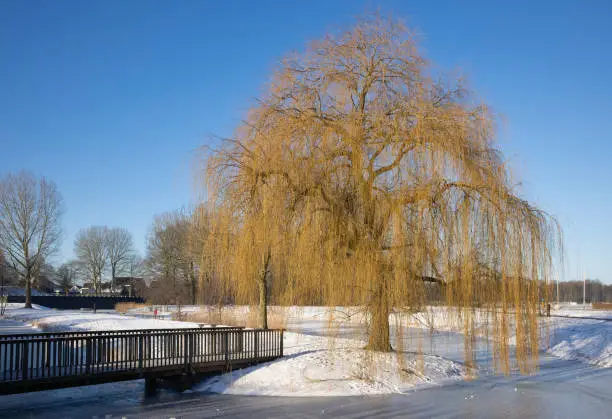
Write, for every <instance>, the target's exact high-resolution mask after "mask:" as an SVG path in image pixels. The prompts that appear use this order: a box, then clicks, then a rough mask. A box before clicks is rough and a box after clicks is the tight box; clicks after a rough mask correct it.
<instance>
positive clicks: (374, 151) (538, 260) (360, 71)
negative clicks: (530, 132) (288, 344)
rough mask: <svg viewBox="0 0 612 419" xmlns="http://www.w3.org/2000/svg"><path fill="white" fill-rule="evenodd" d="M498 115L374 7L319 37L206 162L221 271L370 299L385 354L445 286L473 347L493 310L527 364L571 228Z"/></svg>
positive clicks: (290, 295)
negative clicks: (535, 184) (538, 195)
mask: <svg viewBox="0 0 612 419" xmlns="http://www.w3.org/2000/svg"><path fill="white" fill-rule="evenodd" d="M495 121H496V120H495V116H494V115H493V114H492V113H491V112H490V110H489V107H488V106H487V105H486V104H484V103H481V102H479V101H478V100H477V99H476V96H475V95H474V94H473V93H472V92H471V91H470V90H469V89H468V88H467V87H466V86H465V84H464V83H463V81H462V80H461V79H455V78H452V77H449V76H445V75H439V74H436V73H435V72H434V70H433V66H432V65H431V64H430V63H429V62H428V61H427V60H426V59H425V58H424V57H423V55H422V54H421V53H420V51H419V49H418V45H417V42H416V39H415V36H414V35H413V33H412V32H411V31H410V30H409V29H408V28H407V27H406V26H404V25H403V24H402V23H401V22H398V21H395V20H393V19H386V18H382V17H380V16H378V15H376V16H368V17H366V18H363V19H361V20H360V21H359V22H358V23H357V24H356V25H355V26H354V27H352V28H350V29H349V30H347V31H344V32H340V33H338V34H333V35H328V36H325V37H324V38H322V39H320V40H317V41H314V42H311V43H310V44H309V45H308V47H307V48H306V49H305V50H304V51H303V52H300V53H295V54H291V55H289V56H287V57H286V58H285V59H284V60H283V61H282V62H281V63H280V65H279V66H278V68H277V69H276V70H275V72H274V74H273V76H272V79H271V81H270V83H269V85H268V89H267V91H266V93H265V94H264V95H262V96H261V97H260V98H258V101H257V104H256V105H255V106H254V107H253V108H252V109H251V110H250V112H249V113H248V117H247V118H246V120H245V121H244V122H243V123H242V124H240V126H239V127H238V128H237V130H236V132H235V135H234V136H233V137H232V138H228V139H226V140H225V141H224V142H223V144H222V146H221V147H219V148H218V149H216V150H215V151H214V152H213V153H212V154H211V156H210V158H209V160H208V163H207V182H208V185H209V188H210V192H211V200H212V203H213V207H214V211H216V212H217V214H219V215H218V217H217V219H218V220H221V221H218V222H220V223H224V227H223V228H219V229H218V233H219V234H220V236H219V237H222V238H219V239H218V241H217V244H218V245H219V246H225V247H226V250H228V252H226V254H227V257H226V258H225V259H222V258H221V259H219V264H222V265H223V266H222V267H220V268H219V269H220V270H222V271H223V272H224V275H225V276H226V278H227V280H228V282H232V283H234V284H237V285H236V287H235V288H236V289H249V290H252V289H253V284H255V283H256V282H257V281H260V282H261V278H264V282H265V279H266V278H267V277H268V275H270V276H271V277H273V278H274V280H275V281H280V282H281V283H282V285H281V288H282V289H281V290H280V291H279V292H280V293H281V294H282V296H283V297H284V298H285V301H286V302H288V303H290V302H292V300H293V301H294V300H295V298H296V297H297V296H300V295H314V294H318V295H320V296H321V299H322V302H323V303H325V304H328V305H336V304H351V305H362V306H364V307H365V308H366V309H367V311H368V313H369V316H368V318H369V329H368V330H369V344H368V347H370V348H371V349H375V350H389V349H390V337H389V314H390V313H391V312H392V311H394V310H395V311H397V310H402V309H418V308H419V307H421V306H422V305H423V304H424V303H425V295H426V287H428V286H429V285H430V284H431V283H436V284H439V286H441V287H442V288H443V289H444V295H445V296H446V299H447V302H448V304H449V305H450V306H452V307H455V308H459V309H460V310H458V311H457V313H459V314H458V316H460V318H461V321H462V322H463V324H464V330H465V333H466V345H468V346H469V345H470V344H471V343H470V342H471V341H472V339H471V338H472V337H473V336H474V334H475V327H474V322H473V320H472V315H471V313H472V312H473V311H474V309H475V307H477V306H479V307H482V308H483V309H488V310H489V313H490V314H491V316H492V318H493V321H494V324H495V330H496V339H495V340H494V341H495V344H496V350H497V353H498V355H499V356H498V359H500V360H501V361H502V364H503V365H502V366H503V367H504V369H505V370H507V369H508V358H509V355H508V344H509V336H510V335H512V334H514V335H516V339H517V342H518V346H517V356H518V358H519V359H520V360H521V361H522V366H524V367H526V366H527V360H528V359H530V358H531V357H532V356H533V357H537V352H538V350H537V345H538V336H537V327H536V326H537V325H536V315H537V304H538V302H539V300H540V298H542V297H545V296H542V295H540V292H539V287H538V286H537V284H538V281H540V280H542V281H546V280H547V278H548V276H549V273H550V272H549V271H550V266H551V257H552V253H551V252H552V251H553V250H554V248H555V244H556V243H557V241H556V239H557V238H558V230H557V227H556V223H555V221H554V220H553V219H551V218H550V217H549V216H547V215H546V214H545V213H544V212H542V211H541V210H539V209H538V208H537V207H535V206H534V205H532V204H531V203H529V202H527V201H526V200H524V199H523V198H522V197H521V196H520V195H519V193H518V191H517V189H516V185H515V183H513V181H512V179H511V177H510V175H509V171H508V169H507V167H506V165H505V163H504V160H503V156H502V153H501V152H500V150H498V149H497V148H496V145H495V141H494V139H495ZM230 250H231V251H230ZM509 314H511V316H510V315H509ZM510 317H511V318H512V319H513V320H512V321H509V320H508V318H510ZM511 329H512V330H511ZM467 349H469V348H467ZM467 352H468V351H467V350H466V353H467Z"/></svg>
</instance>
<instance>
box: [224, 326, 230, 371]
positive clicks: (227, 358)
mask: <svg viewBox="0 0 612 419" xmlns="http://www.w3.org/2000/svg"><path fill="white" fill-rule="evenodd" d="M228 336H229V332H228V331H227V330H226V331H225V332H223V346H224V347H225V348H224V349H225V365H226V367H227V366H228V365H229V345H228V343H229V342H228Z"/></svg>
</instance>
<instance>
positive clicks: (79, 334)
mask: <svg viewBox="0 0 612 419" xmlns="http://www.w3.org/2000/svg"><path fill="white" fill-rule="evenodd" d="M240 329H244V327H242V326H214V327H212V326H211V327H194V328H185V329H131V330H93V331H73V332H39V333H20V334H10V335H0V342H2V341H7V340H20V339H34V338H39V339H46V338H64V337H88V336H124V335H129V334H138V333H152V332H160V333H174V332H176V331H177V330H180V331H185V332H189V331H200V330H240Z"/></svg>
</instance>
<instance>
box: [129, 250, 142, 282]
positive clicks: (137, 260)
mask: <svg viewBox="0 0 612 419" xmlns="http://www.w3.org/2000/svg"><path fill="white" fill-rule="evenodd" d="M127 272H128V273H129V275H130V276H131V277H132V278H137V277H140V276H142V274H143V272H144V261H143V260H142V257H140V256H139V255H137V254H135V253H132V254H131V255H130V257H129V259H128V262H127Z"/></svg>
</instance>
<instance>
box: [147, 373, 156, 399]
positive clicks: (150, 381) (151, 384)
mask: <svg viewBox="0 0 612 419" xmlns="http://www.w3.org/2000/svg"><path fill="white" fill-rule="evenodd" d="M156 393H157V378H155V377H150V376H149V377H145V397H151V396H155V394H156Z"/></svg>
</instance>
